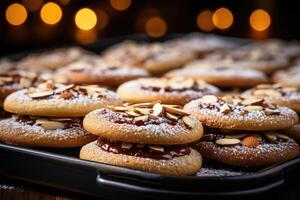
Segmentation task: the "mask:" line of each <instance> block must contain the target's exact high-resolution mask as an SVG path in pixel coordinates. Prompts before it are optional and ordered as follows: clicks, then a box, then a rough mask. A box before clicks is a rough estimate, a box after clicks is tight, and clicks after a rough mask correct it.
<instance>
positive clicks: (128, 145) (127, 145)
mask: <svg viewBox="0 0 300 200" xmlns="http://www.w3.org/2000/svg"><path fill="white" fill-rule="evenodd" d="M132 147H133V145H132V144H130V143H124V142H123V143H122V144H121V148H123V149H131V148H132Z"/></svg>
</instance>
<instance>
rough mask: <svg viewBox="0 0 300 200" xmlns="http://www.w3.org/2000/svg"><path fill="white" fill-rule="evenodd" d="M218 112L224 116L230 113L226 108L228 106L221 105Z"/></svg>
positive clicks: (228, 108)
mask: <svg viewBox="0 0 300 200" xmlns="http://www.w3.org/2000/svg"><path fill="white" fill-rule="evenodd" d="M220 112H222V113H224V114H227V113H229V112H230V107H229V106H228V104H226V103H225V104H223V105H222V106H221V107H220Z"/></svg>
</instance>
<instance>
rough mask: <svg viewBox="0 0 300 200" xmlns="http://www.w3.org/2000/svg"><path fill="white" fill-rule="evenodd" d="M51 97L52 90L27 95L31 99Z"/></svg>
mask: <svg viewBox="0 0 300 200" xmlns="http://www.w3.org/2000/svg"><path fill="white" fill-rule="evenodd" d="M51 95H53V90H49V91H43V92H34V93H29V94H28V96H29V97H31V98H33V99H39V98H45V97H49V96H51Z"/></svg>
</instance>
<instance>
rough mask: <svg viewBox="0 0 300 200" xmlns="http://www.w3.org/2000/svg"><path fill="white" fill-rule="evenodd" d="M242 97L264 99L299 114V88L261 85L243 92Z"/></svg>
mask: <svg viewBox="0 0 300 200" xmlns="http://www.w3.org/2000/svg"><path fill="white" fill-rule="evenodd" d="M242 96H243V97H245V98H247V97H255V98H264V99H265V101H266V102H268V103H271V104H274V105H279V106H286V107H289V108H291V109H293V110H295V111H296V112H298V113H300V88H296V87H288V86H286V87H285V86H282V85H281V84H274V85H269V84H263V85H258V86H256V87H255V88H253V89H250V90H247V91H245V92H244V93H243V94H242Z"/></svg>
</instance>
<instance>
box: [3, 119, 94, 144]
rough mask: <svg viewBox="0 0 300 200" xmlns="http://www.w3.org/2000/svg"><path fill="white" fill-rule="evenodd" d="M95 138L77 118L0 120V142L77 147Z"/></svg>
mask: <svg viewBox="0 0 300 200" xmlns="http://www.w3.org/2000/svg"><path fill="white" fill-rule="evenodd" d="M95 139H96V137H95V136H94V135H92V134H90V133H88V132H87V131H85V130H84V129H83V127H82V120H81V119H79V118H46V117H31V116H21V115H16V116H13V117H11V118H8V119H2V120H0V141H1V142H5V143H8V144H15V145H20V146H30V147H79V146H83V145H85V144H87V143H89V142H91V141H93V140H95Z"/></svg>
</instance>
